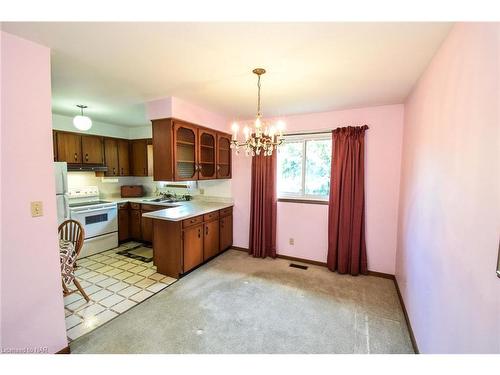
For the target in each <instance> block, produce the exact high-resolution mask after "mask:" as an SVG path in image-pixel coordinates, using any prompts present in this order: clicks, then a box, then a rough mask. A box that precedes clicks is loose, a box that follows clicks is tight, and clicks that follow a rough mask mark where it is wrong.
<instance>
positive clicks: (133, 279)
mask: <svg viewBox="0 0 500 375" xmlns="http://www.w3.org/2000/svg"><path fill="white" fill-rule="evenodd" d="M142 279H144V276H141V275H133V276H131V277H128V278H126V279H123V281H125V282H126V283H129V284H136V283H138V282H139V281H141V280H142Z"/></svg>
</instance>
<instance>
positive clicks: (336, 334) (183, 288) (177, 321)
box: [71, 250, 413, 353]
mask: <svg viewBox="0 0 500 375" xmlns="http://www.w3.org/2000/svg"><path fill="white" fill-rule="evenodd" d="M289 263H290V262H289V261H286V260H282V259H276V260H272V259H255V258H252V257H250V256H248V255H247V254H246V253H243V252H240V251H236V250H230V251H227V252H226V253H224V254H222V255H221V256H219V257H217V258H216V259H214V260H212V261H211V262H209V263H208V264H206V265H204V266H202V267H200V268H199V269H197V270H195V271H194V272H192V273H190V274H189V275H187V276H185V277H184V278H182V279H181V280H179V281H178V282H176V283H174V284H172V285H171V286H170V287H168V288H166V289H165V290H163V291H161V292H160V293H158V294H156V295H154V296H153V297H151V298H150V299H148V300H146V301H144V302H143V303H141V304H140V305H137V306H136V307H134V308H132V309H131V310H129V311H127V312H126V313H124V314H122V315H120V316H119V317H117V318H115V319H114V320H112V321H110V322H109V323H107V324H106V325H104V326H102V327H100V328H98V329H96V330H95V331H93V332H91V333H89V334H87V335H85V336H83V337H81V338H79V339H77V340H75V341H73V342H72V343H71V351H72V353H413V350H412V346H411V342H410V338H409V334H408V329H407V327H406V324H405V321H404V317H403V313H402V310H401V306H400V304H399V301H398V298H397V294H396V290H395V287H394V284H393V282H392V281H391V280H387V279H382V278H378V277H373V276H358V277H352V276H342V275H338V274H336V273H332V272H330V271H328V270H327V269H326V268H324V267H318V266H310V265H309V269H307V270H301V269H297V268H291V267H289Z"/></svg>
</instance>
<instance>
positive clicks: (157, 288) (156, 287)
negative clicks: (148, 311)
mask: <svg viewBox="0 0 500 375" xmlns="http://www.w3.org/2000/svg"><path fill="white" fill-rule="evenodd" d="M167 286H168V285H167V284H163V283H155V284H153V285H151V286H148V287H147V288H146V289H147V290H149V291H150V292H153V293H158V292H159V291H160V290H162V289H165V288H166V287H167Z"/></svg>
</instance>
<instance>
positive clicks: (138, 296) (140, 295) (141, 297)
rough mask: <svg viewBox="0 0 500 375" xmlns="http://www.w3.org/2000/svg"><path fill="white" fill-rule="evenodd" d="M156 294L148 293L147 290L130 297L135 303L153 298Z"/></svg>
mask: <svg viewBox="0 0 500 375" xmlns="http://www.w3.org/2000/svg"><path fill="white" fill-rule="evenodd" d="M165 286H166V285H165ZM153 294H154V293H152V292H148V291H147V290H142V291H140V292H139V293H136V294H134V295H133V296H131V297H130V299H131V300H132V301H135V302H142V301H144V300H145V299H146V298H148V297H151V296H152V295H153Z"/></svg>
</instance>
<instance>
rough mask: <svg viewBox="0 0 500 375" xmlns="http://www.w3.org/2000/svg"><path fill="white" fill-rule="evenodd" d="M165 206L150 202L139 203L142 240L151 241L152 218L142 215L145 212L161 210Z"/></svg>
mask: <svg viewBox="0 0 500 375" xmlns="http://www.w3.org/2000/svg"><path fill="white" fill-rule="evenodd" d="M164 208H165V207H162V206H155V205H151V204H143V205H141V240H142V241H144V242H153V219H150V218H148V217H143V216H142V214H144V213H146V212H153V211H158V210H163V209H164Z"/></svg>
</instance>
